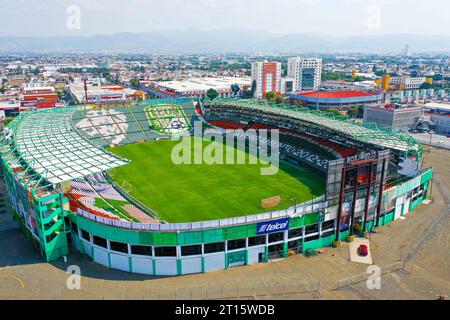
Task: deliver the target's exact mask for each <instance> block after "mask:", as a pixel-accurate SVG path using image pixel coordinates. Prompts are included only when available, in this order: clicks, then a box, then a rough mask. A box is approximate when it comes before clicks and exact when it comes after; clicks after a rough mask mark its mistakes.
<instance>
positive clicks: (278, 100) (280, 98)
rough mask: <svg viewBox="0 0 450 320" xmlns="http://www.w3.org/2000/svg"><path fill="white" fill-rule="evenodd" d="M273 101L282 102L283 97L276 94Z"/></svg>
mask: <svg viewBox="0 0 450 320" xmlns="http://www.w3.org/2000/svg"><path fill="white" fill-rule="evenodd" d="M275 102H276V103H284V102H285V101H284V98H283V97H281V96H276V97H275Z"/></svg>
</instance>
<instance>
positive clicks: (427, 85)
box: [420, 82, 432, 89]
mask: <svg viewBox="0 0 450 320" xmlns="http://www.w3.org/2000/svg"><path fill="white" fill-rule="evenodd" d="M431 87H432V85H431V83H429V82H424V83H422V84H421V85H420V89H431Z"/></svg>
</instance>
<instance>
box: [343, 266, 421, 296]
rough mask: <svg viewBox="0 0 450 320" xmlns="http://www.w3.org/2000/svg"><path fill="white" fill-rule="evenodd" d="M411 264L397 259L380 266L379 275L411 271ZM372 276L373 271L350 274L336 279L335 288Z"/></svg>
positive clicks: (356, 282) (362, 280)
mask: <svg viewBox="0 0 450 320" xmlns="http://www.w3.org/2000/svg"><path fill="white" fill-rule="evenodd" d="M412 269H413V264H411V263H408V262H406V261H399V262H395V263H392V264H388V265H386V266H384V267H380V274H379V275H380V276H382V275H385V274H388V273H392V272H396V271H404V272H406V273H408V274H409V273H412ZM371 276H373V273H361V274H359V275H356V276H352V277H349V278H344V279H341V280H339V281H338V285H337V289H338V290H339V289H343V288H346V287H349V286H351V285H355V284H358V283H361V282H364V281H367V279H368V278H369V277H371Z"/></svg>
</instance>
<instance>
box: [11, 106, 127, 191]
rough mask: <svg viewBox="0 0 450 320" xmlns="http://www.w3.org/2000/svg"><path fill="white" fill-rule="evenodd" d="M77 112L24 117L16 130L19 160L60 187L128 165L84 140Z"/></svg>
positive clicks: (16, 122) (56, 111)
mask: <svg viewBox="0 0 450 320" xmlns="http://www.w3.org/2000/svg"><path fill="white" fill-rule="evenodd" d="M73 112H74V109H73V108H71V109H69V108H67V109H50V110H43V111H38V112H24V113H21V114H20V116H19V117H18V118H16V120H14V121H13V125H12V126H8V127H10V128H11V129H12V131H13V139H12V141H10V143H13V144H14V145H15V150H16V151H17V154H18V155H19V158H21V159H22V161H24V162H25V163H26V165H27V166H28V167H29V168H30V169H32V170H33V171H34V172H36V173H37V174H38V175H39V176H40V177H41V178H43V179H45V180H46V181H48V182H49V183H52V184H57V183H61V182H64V181H69V180H72V179H76V178H82V177H84V176H88V175H91V174H94V173H98V172H101V171H104V170H108V169H111V168H115V167H118V166H121V165H124V164H126V163H128V160H125V159H121V158H119V157H117V156H115V155H113V154H111V153H108V152H106V151H104V150H102V149H99V148H97V147H95V146H94V145H92V144H90V143H89V142H88V141H86V140H85V139H83V138H82V137H81V136H80V135H79V134H78V133H77V132H76V131H75V130H74V128H73V127H72V122H71V120H72V113H73Z"/></svg>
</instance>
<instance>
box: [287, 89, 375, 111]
mask: <svg viewBox="0 0 450 320" xmlns="http://www.w3.org/2000/svg"><path fill="white" fill-rule="evenodd" d="M288 96H289V97H290V98H291V100H293V101H294V102H297V103H299V104H301V105H302V106H304V107H310V108H317V106H318V107H319V109H320V110H327V109H336V108H337V109H340V110H345V109H348V108H349V107H358V106H365V105H372V104H377V103H379V102H380V101H381V99H382V95H381V94H378V93H369V92H363V91H356V90H353V91H351V90H348V91H323V92H318V91H310V92H296V93H290V94H288Z"/></svg>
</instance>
